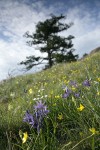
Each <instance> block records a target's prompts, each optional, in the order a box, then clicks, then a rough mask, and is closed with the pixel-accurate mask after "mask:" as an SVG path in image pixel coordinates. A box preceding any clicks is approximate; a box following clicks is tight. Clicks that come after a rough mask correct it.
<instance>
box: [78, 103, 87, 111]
mask: <svg viewBox="0 0 100 150" xmlns="http://www.w3.org/2000/svg"><path fill="white" fill-rule="evenodd" d="M84 108H85V107H84V106H83V105H82V104H80V107H78V108H77V110H78V111H82V110H83V109H84Z"/></svg>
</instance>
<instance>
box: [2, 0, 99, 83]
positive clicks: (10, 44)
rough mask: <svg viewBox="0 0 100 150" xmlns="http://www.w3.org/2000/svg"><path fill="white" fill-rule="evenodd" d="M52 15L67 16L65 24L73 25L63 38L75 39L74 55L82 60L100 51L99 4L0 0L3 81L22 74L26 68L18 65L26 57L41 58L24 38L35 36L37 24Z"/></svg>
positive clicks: (83, 0) (64, 0) (67, 0)
mask: <svg viewBox="0 0 100 150" xmlns="http://www.w3.org/2000/svg"><path fill="white" fill-rule="evenodd" d="M50 14H54V15H60V14H63V15H65V16H67V17H66V19H65V20H64V22H65V23H70V22H73V23H74V25H73V26H72V27H71V28H69V29H68V30H67V31H66V32H63V33H61V35H62V36H65V37H66V36H68V35H73V36H75V39H73V44H74V48H75V53H76V54H79V57H80V58H81V57H82V56H83V54H84V53H90V51H91V50H93V49H95V48H97V47H100V0H0V80H3V79H6V78H8V77H9V76H16V75H19V74H23V72H22V71H21V70H22V68H23V67H24V66H20V65H18V64H19V63H20V62H21V61H23V60H25V59H26V56H30V55H36V56H38V55H39V54H40V53H39V51H36V50H35V49H34V47H29V46H28V45H27V44H26V41H27V39H26V38H25V37H24V36H23V35H24V34H25V32H26V31H29V32H30V33H35V26H36V24H37V23H38V22H39V21H45V20H46V19H47V18H50ZM40 55H41V54H40ZM39 69H40V68H39V67H36V68H33V69H32V70H31V71H30V72H31V73H32V72H35V71H38V70H39ZM30 72H29V73H30Z"/></svg>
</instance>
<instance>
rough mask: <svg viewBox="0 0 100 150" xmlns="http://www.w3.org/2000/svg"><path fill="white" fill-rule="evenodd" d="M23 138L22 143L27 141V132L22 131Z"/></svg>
mask: <svg viewBox="0 0 100 150" xmlns="http://www.w3.org/2000/svg"><path fill="white" fill-rule="evenodd" d="M23 135H24V136H23V138H22V142H23V143H25V142H26V141H27V139H28V134H27V132H25V133H23Z"/></svg>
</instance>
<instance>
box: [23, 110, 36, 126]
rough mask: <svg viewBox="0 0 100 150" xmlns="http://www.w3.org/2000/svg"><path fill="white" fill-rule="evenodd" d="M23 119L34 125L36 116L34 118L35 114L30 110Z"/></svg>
mask: <svg viewBox="0 0 100 150" xmlns="http://www.w3.org/2000/svg"><path fill="white" fill-rule="evenodd" d="M23 121H24V122H27V123H29V124H30V125H32V126H34V118H33V115H31V114H30V113H29V111H27V112H26V114H25V117H24V119H23Z"/></svg>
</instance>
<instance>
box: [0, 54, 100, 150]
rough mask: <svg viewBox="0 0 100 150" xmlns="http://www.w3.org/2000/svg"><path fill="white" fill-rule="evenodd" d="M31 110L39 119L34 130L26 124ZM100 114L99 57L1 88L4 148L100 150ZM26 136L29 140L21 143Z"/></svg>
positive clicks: (1, 141) (1, 145) (0, 135)
mask: <svg viewBox="0 0 100 150" xmlns="http://www.w3.org/2000/svg"><path fill="white" fill-rule="evenodd" d="M40 100H41V102H40ZM37 101H38V103H37ZM41 103H42V104H41ZM34 105H35V107H34ZM45 105H46V106H45ZM41 107H42V110H41V111H43V112H45V111H46V114H45V115H44V116H43V118H42V120H41V119H40V118H39V117H40V116H38V118H36V116H34V115H35V113H36V110H37V109H36V108H38V111H39V110H40V109H41ZM34 108H35V112H34ZM44 109H45V110H44ZM47 109H48V110H49V111H47ZM27 110H29V112H30V113H31V114H34V115H31V117H33V120H34V121H33V122H35V123H34V124H33V126H31V124H32V122H30V120H28V121H26V122H25V121H24V122H23V118H25V114H26V111H27ZM47 112H48V113H47ZM39 115H40V114H39ZM42 115H43V114H42ZM99 115H100V53H95V54H93V55H91V56H88V57H86V58H85V59H83V60H81V61H78V62H74V63H70V64H64V63H63V64H59V65H56V66H53V67H52V68H51V69H48V70H45V71H41V72H39V73H36V74H30V75H25V76H18V77H16V78H11V79H9V80H6V81H5V82H3V83H2V84H0V148H1V150H5V149H7V150H8V149H10V148H11V150H21V149H23V150H26V149H28V150H72V149H75V150H80V149H82V150H86V149H88V150H94V149H95V150H99V148H100V147H99V146H100V145H99V144H100V143H99V129H100V116H99ZM38 119H40V120H38ZM24 120H25V119H24ZM40 121H41V124H39V123H40ZM38 127H39V128H38ZM19 130H21V133H22V135H21V136H19ZM26 131H27V133H28V139H26V140H27V141H26V142H25V144H22V143H21V142H22V141H23V138H21V137H22V136H24V135H25V134H23V133H24V132H26ZM4 143H5V144H4Z"/></svg>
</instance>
